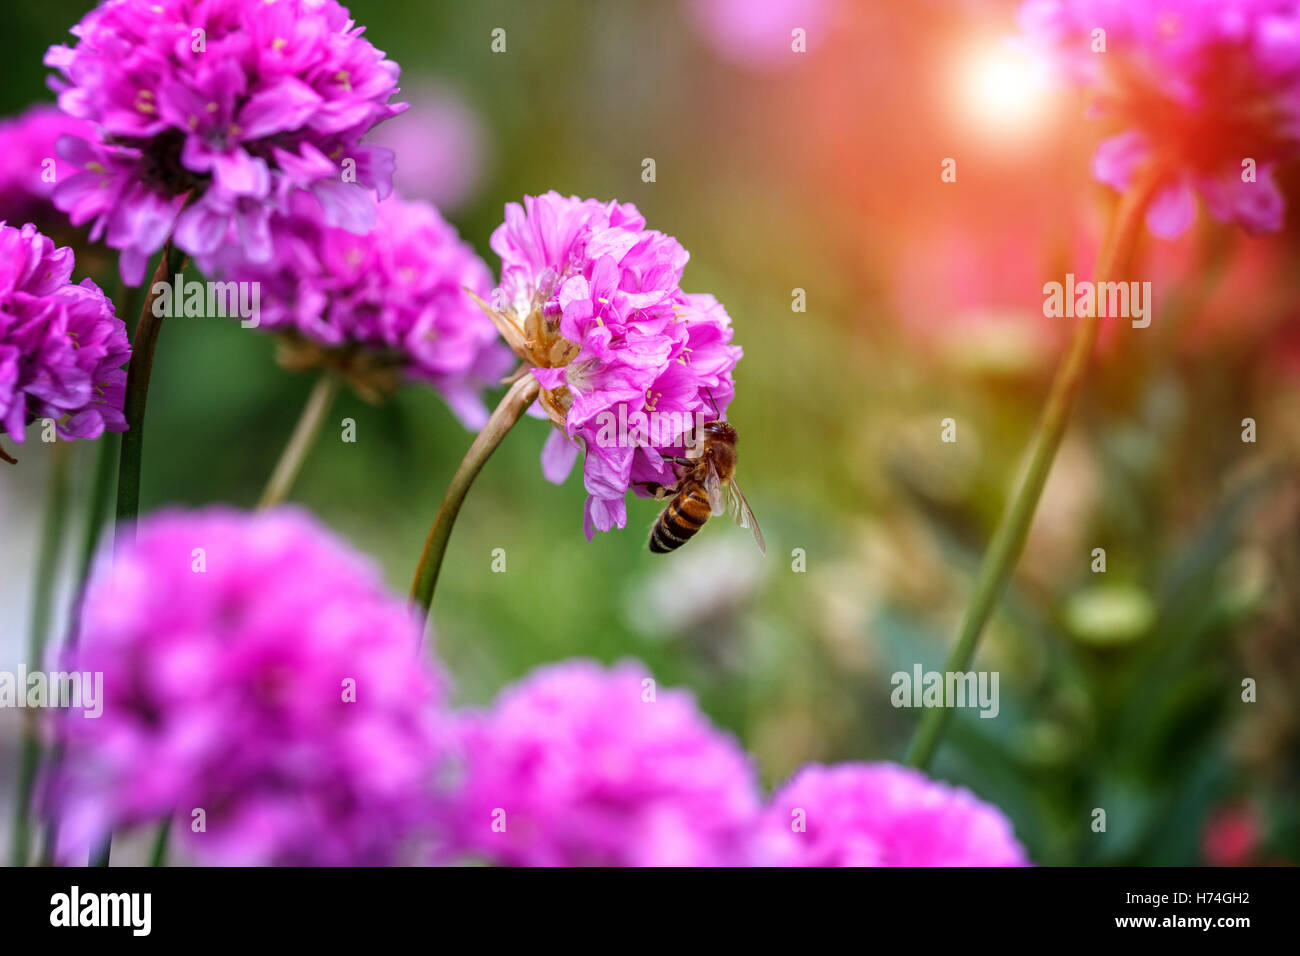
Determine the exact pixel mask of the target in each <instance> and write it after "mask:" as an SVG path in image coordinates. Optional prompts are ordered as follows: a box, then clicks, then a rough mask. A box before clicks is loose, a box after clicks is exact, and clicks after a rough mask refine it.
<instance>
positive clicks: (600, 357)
mask: <svg viewBox="0 0 1300 956" xmlns="http://www.w3.org/2000/svg"><path fill="white" fill-rule="evenodd" d="M492 248H493V249H494V250H495V251H496V253H497V254H498V255H499V256H500V257H501V263H502V265H501V281H500V284H499V285H498V287H497V289H496V292H495V293H494V294H493V296H492V298H491V302H492V305H488V303H487V302H480V305H481V307H482V308H483V310H484V312H485V313H486V314H487V315H488V316H489V317H491V319H492V321H493V322H494V323H495V324H496V327H497V330H498V331H499V332H500V333H501V336H502V338H504V339H505V341H506V344H507V345H509V346H510V348H511V349H512V350H513V351H514V353H515V355H516V356H518V357H519V358H520V359H521V360H522V361H523V362H524V363H525V365H527V366H529V367H530V368H531V370H532V374H533V376H534V377H535V378H536V379H537V382H538V384H539V386H540V394H539V397H538V401H539V404H540V406H541V408H542V409H543V410H544V411H545V412H546V414H547V415H548V417H549V418H550V420H551V422H552V423H553V424H554V425H555V426H556V427H557V428H558V429H560V430H562V432H563V434H562V435H558V434H557V435H554V436H552V439H551V440H549V441H548V443H547V447H546V449H544V451H543V461H544V467H545V472H546V475H547V477H548V478H550V479H551V480H563V477H564V474H565V473H567V471H568V469H569V468H571V467H572V463H573V461H574V460H576V458H575V456H576V453H577V448H578V447H580V446H581V447H583V448H585V449H586V454H585V459H584V463H583V470H584V478H585V484H586V487H587V489H588V494H589V497H588V499H587V508H586V521H585V524H586V530H587V534H588V537H590V536H591V535H592V534H593V533H594V531H596V530H599V531H608V530H609V529H610V528H613V527H615V526H618V527H624V526H625V525H626V523H627V512H626V506H625V498H626V495H627V492H628V490H629V489H632V490H635V491H636V493H638V494H648V493H649V492H648V491H646V488H647V486H648V485H650V484H660V485H665V486H666V485H671V484H674V483H675V481H676V476H675V474H674V472H673V470H672V467H671V465H670V464H668V462H667V461H666V459H669V458H672V457H675V456H679V455H681V454H684V453H685V446H684V438H685V436H684V434H683V435H681V436H677V437H676V439H675V440H674V438H673V437H672V436H661V440H662V441H663V442H664V444H661V445H656V446H651V445H648V444H641V445H632V444H630V443H624V444H623V445H620V446H619V447H604V445H605V444H608V443H607V442H606V443H602V442H601V441H599V440H598V436H599V434H600V430H601V425H602V423H603V422H607V421H610V420H622V421H627V420H628V419H629V417H630V416H634V415H637V414H642V413H645V412H649V411H654V412H657V413H659V414H661V415H663V414H671V415H674V416H679V417H678V418H676V419H674V420H681V421H691V420H693V418H694V416H695V414H696V413H698V412H706V413H708V414H709V415H710V417H714V416H715V415H716V416H722V415H724V414H725V410H726V407H727V404H728V403H729V402H730V400H731V397H732V395H733V394H734V393H735V385H734V381H733V379H732V372H733V370H734V369H735V367H736V363H737V362H738V361H739V359H740V355H741V351H740V349H739V348H737V347H735V346H733V345H731V344H730V341H731V336H732V331H731V323H730V319H729V318H728V317H727V314H726V312H725V311H724V310H723V309H722V307H721V305H719V304H718V303H717V301H716V300H715V299H713V297H712V296H707V295H697V294H692V293H687V292H685V291H683V290H682V288H681V277H682V270H683V269H684V267H685V265H686V260H687V258H688V255H687V252H686V250H685V249H683V248H682V247H681V244H680V243H678V242H677V240H675V239H673V238H672V237H671V236H666V235H664V234H663V233H659V232H655V231H653V230H650V229H647V228H646V224H645V220H644V219H643V218H642V217H641V215H640V213H639V212H638V211H637V209H636V207H635V206H632V205H628V204H622V203H618V202H610V203H601V202H598V201H597V200H593V199H587V200H583V199H578V198H576V197H568V198H565V197H563V196H560V195H559V194H558V193H554V192H551V193H547V194H546V195H543V196H527V197H525V198H524V202H523V205H522V206H521V205H519V204H516V203H510V204H508V205H507V206H506V215H505V222H504V223H503V224H502V225H501V226H499V227H498V228H497V229H496V231H495V232H493V234H492ZM688 319H695V320H696V321H693V322H690V321H688ZM692 350H694V355H692ZM683 370H686V372H685V374H683ZM710 395H712V396H713V397H712V398H711V397H710ZM714 398H716V400H717V404H716V407H715V406H714V401H713V399H714Z"/></svg>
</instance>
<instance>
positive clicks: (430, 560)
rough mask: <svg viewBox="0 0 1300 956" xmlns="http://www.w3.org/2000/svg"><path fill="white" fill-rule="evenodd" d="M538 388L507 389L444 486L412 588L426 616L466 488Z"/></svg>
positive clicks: (525, 380) (527, 380)
mask: <svg viewBox="0 0 1300 956" xmlns="http://www.w3.org/2000/svg"><path fill="white" fill-rule="evenodd" d="M539 388H540V386H539V385H538V384H537V378H536V377H535V376H533V375H524V376H523V377H522V378H520V379H519V380H518V381H517V382H515V383H514V385H512V386H510V391H508V392H506V394H505V395H504V396H503V397H502V399H501V401H500V403H499V404H498V405H497V407H496V410H495V411H493V412H492V417H491V418H489V419H488V423H487V424H486V425H484V426H483V430H482V431H481V432H479V433H478V436H477V437H476V438H475V439H474V443H473V444H472V445H470V446H469V451H468V452H466V453H465V459H464V460H463V461H462V462H461V463H460V467H459V468H457V469H456V474H455V476H454V477H453V478H452V479H451V484H450V485H448V486H447V493H446V494H445V495H443V497H442V505H441V506H439V508H438V515H437V517H435V518H434V519H433V526H432V527H431V528H429V536H428V538H427V539H425V542H424V550H423V551H422V552H421V553H420V564H419V566H418V567H416V569H415V582H414V583H413V584H412V585H411V598H412V599H413V600H414V601H415V603H416V604H418V605H419V606H420V609H421V610H422V611H424V612H425V614H428V613H429V608H430V605H432V604H433V589H434V587H435V586H436V585H437V583H438V571H439V570H440V569H441V568H442V559H443V555H444V554H445V553H446V551H447V540H448V539H449V538H450V537H451V529H452V525H454V524H455V523H456V516H457V515H458V514H460V506H461V504H462V503H463V502H464V501H465V495H466V494H467V493H468V492H469V486H470V485H472V484H473V483H474V479H475V478H477V477H478V473H479V472H480V471H481V470H482V469H483V465H484V463H486V462H487V460H488V459H489V458H490V457H492V453H493V452H494V451H496V449H497V446H498V445H500V444H501V440H502V439H503V438H505V437H506V433H507V432H509V431H510V429H511V428H513V427H514V425H515V422H517V421H519V419H520V417H521V416H522V415H523V414H524V412H525V411H527V410H528V406H530V405H531V404H532V403H533V401H534V400H535V399H536V398H537V393H538V391H539Z"/></svg>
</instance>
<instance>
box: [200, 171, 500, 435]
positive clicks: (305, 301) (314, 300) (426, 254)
mask: <svg viewBox="0 0 1300 956" xmlns="http://www.w3.org/2000/svg"><path fill="white" fill-rule="evenodd" d="M293 206H294V209H293V210H291V214H290V215H287V216H275V217H274V218H273V219H272V226H271V229H272V235H273V237H274V244H275V248H276V250H277V256H276V258H275V260H274V261H272V262H269V263H265V264H259V263H256V262H251V261H249V260H248V259H247V258H246V257H244V256H243V255H242V253H241V252H240V251H239V250H238V249H237V248H232V249H231V250H228V251H227V252H226V253H225V254H222V253H218V254H217V255H215V256H212V257H209V258H207V259H201V260H200V264H201V265H203V266H204V268H205V269H207V270H208V271H210V272H212V273H214V274H219V275H222V276H223V277H225V278H227V279H235V280H242V281H250V282H258V283H260V286H259V288H260V290H261V291H260V293H259V294H260V298H261V306H260V320H259V325H258V327H259V328H262V329H266V330H269V331H276V332H284V333H291V334H290V336H289V341H288V342H287V343H286V344H287V352H286V355H287V356H288V363H289V364H290V365H291V366H294V367H304V366H307V365H314V364H330V365H332V366H334V367H336V368H338V369H339V370H340V371H341V372H343V374H345V375H346V376H347V377H348V379H349V380H350V381H351V382H352V384H353V385H354V386H355V387H356V388H357V390H358V391H359V392H360V393H361V394H362V395H363V396H364V397H366V398H368V399H370V400H372V401H379V400H380V399H382V398H383V397H384V396H385V395H386V394H387V393H388V392H390V391H391V390H393V389H394V388H395V387H396V386H397V384H398V381H397V380H398V378H399V377H400V374H399V373H404V374H406V375H407V376H409V377H410V378H413V379H416V380H419V381H423V382H427V383H428V384H430V385H432V386H433V387H434V388H435V389H437V390H438V392H439V393H440V394H441V395H442V396H443V397H444V398H445V399H446V400H447V403H448V404H449V405H450V406H451V408H452V411H454V412H455V413H456V415H457V417H458V418H460V420H461V421H462V422H464V424H465V425H466V427H468V428H481V427H482V426H483V425H484V424H485V423H486V422H487V417H488V415H487V409H486V407H485V406H484V405H483V400H482V398H481V395H480V393H481V390H482V388H483V387H484V386H485V385H488V384H493V383H495V382H496V381H497V380H499V379H500V377H501V376H502V375H503V374H504V373H505V372H507V371H508V370H509V366H510V363H511V359H510V353H509V351H508V350H507V349H506V348H505V347H504V346H503V345H502V344H501V340H500V338H499V337H498V336H497V332H496V329H495V328H494V327H493V325H492V323H491V322H490V321H489V320H488V319H487V318H486V317H484V315H483V313H482V312H481V311H480V310H479V309H478V307H477V306H476V305H475V304H474V300H473V299H471V298H470V296H469V295H468V294H467V293H466V291H465V290H466V289H471V290H473V291H474V292H475V293H476V294H478V295H480V296H485V295H488V294H490V290H491V288H492V273H491V272H490V271H489V270H488V267H487V265H486V264H484V262H483V260H482V259H480V258H479V257H478V255H477V254H476V253H475V252H474V250H473V249H472V248H471V247H470V246H469V244H468V243H466V242H464V241H463V240H462V239H461V238H460V237H459V236H458V235H457V234H456V230H455V229H454V228H453V227H452V226H450V225H448V224H447V222H446V221H444V220H443V218H442V216H441V215H439V214H438V210H436V209H435V208H434V207H433V206H431V205H429V204H428V203H427V202H408V201H405V200H403V199H400V198H398V197H397V196H392V197H390V198H388V199H386V200H385V201H383V202H381V203H379V205H378V212H377V221H378V224H377V225H376V227H375V230H374V231H373V232H372V233H370V234H368V235H363V236H358V235H355V234H354V233H351V232H348V231H347V230H345V229H339V228H334V227H330V226H328V225H326V224H324V222H323V221H322V219H321V217H319V216H317V215H313V213H312V210H311V208H310V200H306V199H305V198H303V197H298V198H297V199H295V200H294V202H293ZM298 207H302V208H298Z"/></svg>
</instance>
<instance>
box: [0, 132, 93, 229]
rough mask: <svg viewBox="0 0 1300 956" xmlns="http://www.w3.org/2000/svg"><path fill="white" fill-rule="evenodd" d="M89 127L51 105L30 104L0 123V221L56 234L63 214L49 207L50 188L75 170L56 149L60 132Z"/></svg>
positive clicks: (63, 221) (51, 204)
mask: <svg viewBox="0 0 1300 956" xmlns="http://www.w3.org/2000/svg"><path fill="white" fill-rule="evenodd" d="M93 135H94V127H93V126H92V125H91V124H90V123H87V122H86V121H85V120H79V119H77V118H75V117H72V116H69V115H67V114H66V113H64V112H63V111H62V110H59V109H57V108H55V107H53V106H33V107H32V108H31V109H29V110H27V111H26V112H24V113H22V114H21V115H19V116H16V117H14V118H12V119H7V120H4V121H0V156H3V157H4V163H3V164H0V219H5V220H8V221H9V222H31V223H35V224H36V226H37V228H39V229H42V230H43V231H45V232H47V233H49V232H56V231H58V230H60V229H62V228H66V227H67V225H68V217H67V216H65V215H64V214H63V213H61V212H59V211H58V210H57V209H55V208H54V202H53V199H52V198H51V194H52V193H53V192H54V187H55V186H56V185H57V184H58V183H60V182H62V181H63V180H65V179H70V178H71V177H72V176H73V175H74V174H76V173H79V172H81V169H80V168H79V167H76V166H73V165H72V164H71V163H69V162H68V161H67V160H64V159H60V158H59V156H58V153H57V151H56V146H57V144H58V141H59V138H60V137H62V136H83V137H84V136H93Z"/></svg>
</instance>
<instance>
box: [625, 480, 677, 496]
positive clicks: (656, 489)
mask: <svg viewBox="0 0 1300 956" xmlns="http://www.w3.org/2000/svg"><path fill="white" fill-rule="evenodd" d="M632 484H634V485H640V486H641V487H642V488H644V489H645V490H646V491H648V492H650V494H651V495H653V496H654V497H655V498H657V499H659V500H661V501H662V500H663V499H664V498H667V497H669V496H670V495H675V494H677V486H676V485H673V486H672V487H671V488H666V487H664V486H663V485H661V484H659V482H657V481H634V482H632Z"/></svg>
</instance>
